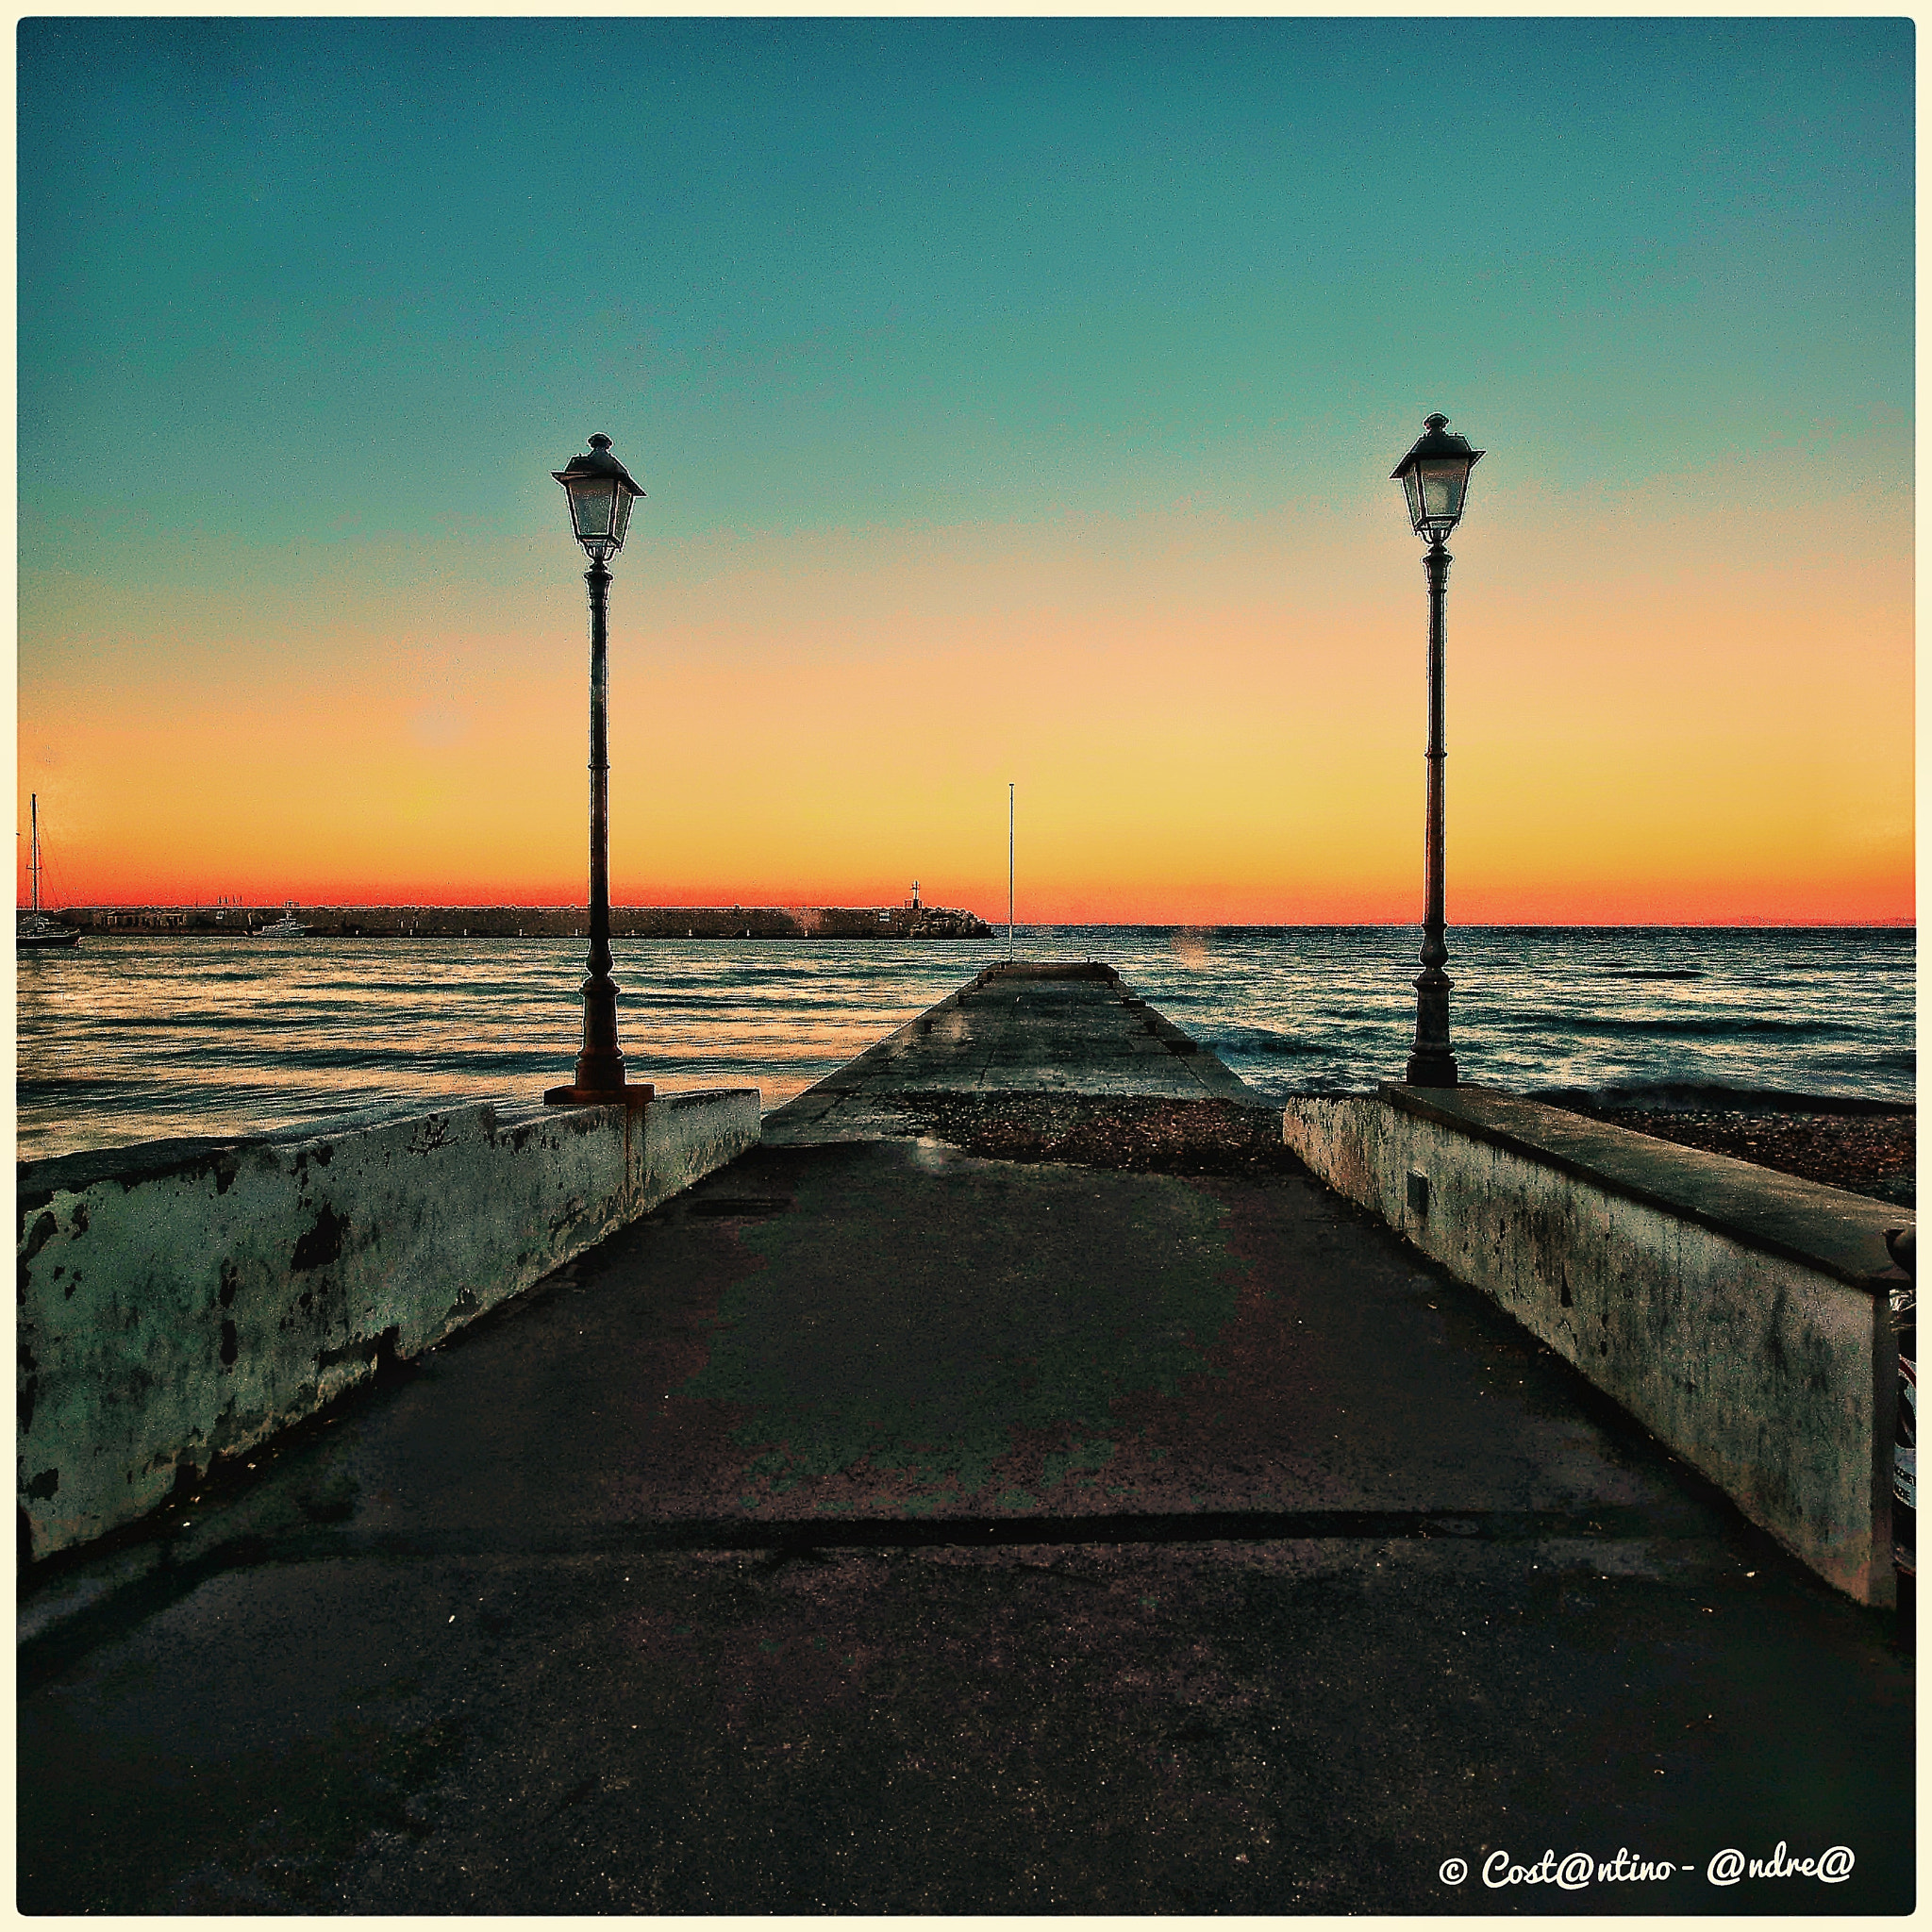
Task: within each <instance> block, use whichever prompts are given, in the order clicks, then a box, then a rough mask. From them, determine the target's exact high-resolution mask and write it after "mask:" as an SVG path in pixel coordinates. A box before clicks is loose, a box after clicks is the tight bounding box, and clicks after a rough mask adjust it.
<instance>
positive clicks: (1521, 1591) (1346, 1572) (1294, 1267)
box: [17, 1056, 1915, 1915]
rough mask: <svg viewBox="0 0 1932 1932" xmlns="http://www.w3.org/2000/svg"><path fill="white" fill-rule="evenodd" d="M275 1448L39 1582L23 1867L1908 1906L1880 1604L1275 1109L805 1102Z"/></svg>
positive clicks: (1040, 1904)
mask: <svg viewBox="0 0 1932 1932" xmlns="http://www.w3.org/2000/svg"><path fill="white" fill-rule="evenodd" d="M1175 1057H1176V1058H1178V1056H1175ZM255 1459H256V1463H257V1467H256V1468H255V1469H254V1470H253V1471H247V1470H237V1471H235V1472H233V1473H232V1475H231V1476H228V1477H224V1478H221V1479H219V1480H216V1481H211V1482H210V1484H209V1485H208V1488H207V1489H206V1491H203V1492H200V1493H199V1494H190V1495H187V1496H184V1497H183V1498H181V1499H180V1502H179V1504H178V1505H177V1506H175V1507H172V1508H171V1510H170V1511H168V1512H166V1513H165V1515H164V1518H163V1519H162V1521H160V1522H159V1523H158V1524H153V1525H151V1526H150V1529H151V1532H152V1536H151V1540H150V1541H148V1542H147V1543H145V1544H143V1545H141V1546H139V1547H138V1548H136V1547H130V1548H129V1549H126V1550H124V1551H122V1552H121V1553H120V1554H119V1555H118V1556H113V1555H103V1556H101V1557H98V1558H96V1559H95V1560H94V1561H93V1562H92V1566H90V1565H88V1564H82V1565H79V1566H77V1567H75V1568H74V1569H72V1570H70V1571H68V1572H67V1573H65V1574H62V1575H59V1576H56V1577H54V1578H52V1579H51V1580H49V1581H46V1582H44V1583H41V1584H40V1585H39V1586H38V1587H37V1588H36V1589H35V1591H33V1593H32V1594H30V1596H29V1598H28V1600H27V1603H26V1605H25V1619H24V1624H23V1627H24V1629H25V1631H26V1633H27V1635H26V1641H25V1643H24V1645H23V1648H22V1650H21V1652H20V1667H21V1676H20V1706H19V1711H20V1715H19V1734H18V1761H19V1772H20V1779H19V1792H20V1796H19V1839H18V1853H17V1857H18V1903H19V1905H20V1907H21V1908H22V1909H23V1910H25V1911H28V1912H79V1911H125V1912H133V1911H144V1912H153V1911H163V1912H258V1913H281V1912H317V1911H353V1912H397V1913H400V1912H447V1913H463V1914H475V1913H483V1912H501V1913H534V1912H546V1913H591V1912H612V1911H623V1912H670V1911H675V1912H703V1913H725V1912H730V1913H737V1912H764V1911H785V1912H818V1911H843V1912H858V1911H865V1912H894V1913H897V1912H911V1911H926V1912H968V1911H970V1912H1000V1913H1047V1912H1056V1913H1058V1912H1067V1911H1079V1912H1089V1913H1124V1912H1152V1911H1159V1912H1185V1911H1202V1912H1206V1911H1215V1912H1223V1911H1237V1912H1397V1911H1400V1912H1418V1913H1427V1914H1436V1913H1456V1912H1468V1911H1477V1912H1483V1913H1493V1912H1497V1911H1509V1910H1516V1911H1532V1912H1539V1913H1552V1912H1565V1911H1574V1912H1587V1913H1604V1912H1624V1911H1634V1912H1645V1913H1656V1912H1660V1911H1669V1912H1674V1913H1699V1912H1743V1913H1753V1914H1769V1913H1775V1914H1779V1915H1786V1914H1790V1913H1803V1912H1817V1913H1827V1912H1828V1913H1833V1914H1849V1913H1864V1912H1900V1911H1907V1910H1909V1909H1911V1907H1912V1905H1913V1902H1914V1883H1915V1881H1914V1866H1913V1857H1912V1820H1913V1797H1914V1790H1913V1768H1912V1740H1913V1730H1912V1693H1913V1682H1914V1669H1913V1662H1912V1658H1911V1657H1910V1656H1909V1654H1908V1653H1907V1651H1906V1650H1904V1649H1903V1648H1902V1647H1901V1645H1900V1644H1899V1642H1898V1641H1897V1634H1896V1630H1895V1627H1894V1625H1893V1624H1892V1622H1891V1620H1890V1619H1889V1618H1887V1617H1885V1616H1883V1615H1880V1614H1878V1613H1875V1612H1872V1611H1868V1610H1864V1609H1861V1608H1859V1607H1857V1606H1855V1605H1853V1604H1851V1603H1850V1602H1849V1601H1847V1600H1845V1599H1842V1598H1840V1597H1838V1596H1836V1595H1835V1594H1834V1593H1833V1592H1831V1591H1828V1590H1827V1589H1826V1588H1825V1587H1824V1585H1822V1584H1820V1583H1818V1582H1817V1581H1816V1580H1815V1579H1813V1578H1812V1577H1810V1575H1809V1574H1807V1572H1805V1571H1804V1570H1803V1569H1802V1568H1801V1567H1800V1566H1799V1565H1797V1564H1796V1563H1795V1562H1793V1561H1792V1560H1790V1559H1789V1558H1787V1557H1784V1556H1783V1555H1782V1554H1781V1553H1780V1552H1779V1551H1777V1550H1776V1549H1775V1548H1774V1547H1773V1546H1772V1545H1771V1544H1770V1543H1769V1541H1768V1540H1767V1539H1765V1538H1764V1537H1763V1536H1761V1535H1760V1534H1759V1533H1758V1532H1757V1531H1755V1530H1753V1529H1751V1528H1750V1527H1749V1526H1748V1525H1746V1524H1744V1523H1743V1522H1742V1521H1741V1519H1740V1518H1739V1517H1738V1516H1737V1514H1736V1512H1735V1511H1733V1510H1732V1509H1731V1508H1730V1507H1729V1506H1728V1505H1727V1504H1726V1503H1725V1502H1724V1500H1723V1499H1722V1498H1721V1497H1719V1496H1716V1495H1715V1494H1713V1493H1712V1492H1711V1491H1709V1490H1708V1489H1707V1487H1706V1486H1704V1485H1703V1484H1701V1483H1700V1482H1699V1481H1698V1480H1697V1479H1695V1478H1694V1477H1693V1476H1691V1474H1689V1473H1688V1472H1686V1471H1685V1470H1684V1469H1683V1468H1682V1467H1681V1466H1680V1465H1678V1464H1676V1463H1674V1461H1673V1460H1672V1459H1671V1458H1670V1457H1667V1456H1666V1455H1665V1454H1664V1453H1663V1452H1662V1451H1661V1450H1659V1449H1658V1448H1657V1446H1656V1445H1655V1444H1654V1443H1653V1442H1651V1441H1649V1440H1648V1439H1647V1438H1645V1437H1644V1436H1643V1435H1642V1434H1641V1431H1639V1430H1638V1429H1637V1428H1636V1427H1635V1426H1634V1425H1633V1424H1630V1423H1629V1422H1628V1421H1627V1420H1626V1419H1624V1418H1623V1417H1622V1416H1621V1415H1620V1414H1619V1413H1618V1412H1617V1411H1616V1410H1614V1409H1613V1408H1611V1407H1609V1406H1608V1405H1607V1404H1606V1403H1604V1402H1603V1401H1602V1400H1601V1398H1599V1397H1597V1396H1596V1395H1594V1393H1593V1392H1592V1391H1591V1390H1590V1389H1589V1388H1588V1386H1587V1385H1586V1384H1584V1383H1583V1382H1582V1381H1581V1380H1580V1379H1579V1378H1578V1377H1577V1376H1576V1375H1575V1374H1574V1372H1572V1371H1571V1370H1570V1369H1569V1368H1568V1366H1567V1365H1566V1364H1564V1363H1563V1362H1561V1361H1560V1360H1558V1359H1557V1357H1554V1356H1552V1355H1551V1354H1549V1353H1548V1352H1547V1351H1545V1350H1543V1349H1542V1348H1541V1346H1540V1345H1539V1344H1538V1343H1536V1342H1535V1341H1534V1340H1533V1339H1532V1338H1530V1337H1529V1336H1527V1335H1526V1334H1525V1333H1524V1331H1523V1330H1521V1329H1520V1328H1518V1327H1516V1326H1515V1325H1514V1324H1512V1323H1510V1322H1509V1321H1508V1320H1507V1318H1506V1317H1504V1316H1503V1315H1501V1314H1500V1312H1498V1311H1497V1310H1496V1309H1495V1308H1494V1307H1493V1306H1492V1305H1491V1304H1490V1303H1488V1302H1487V1301H1486V1300H1485V1299H1484V1298H1483V1297H1482V1296H1480V1295H1479V1294H1476V1293H1475V1292H1474V1291H1468V1290H1464V1289H1461V1288H1459V1287H1457V1285H1456V1284H1455V1283H1453V1282H1451V1281H1450V1280H1448V1279H1447V1278H1446V1277H1445V1276H1444V1275H1442V1274H1441V1272H1440V1271H1438V1270H1436V1269H1435V1268H1433V1267H1432V1266H1431V1265H1429V1264H1427V1263H1425V1262H1424V1261H1423V1260H1422V1259H1421V1258H1420V1257H1418V1256H1417V1255H1416V1254H1415V1253H1414V1251H1413V1250H1411V1249H1408V1248H1407V1247H1405V1246H1404V1245H1403V1244H1402V1243H1401V1242H1400V1241H1398V1240H1397V1239H1396V1238H1395V1237H1394V1236H1392V1235H1391V1233H1390V1232H1389V1230H1387V1229H1386V1228H1384V1227H1382V1226H1380V1225H1379V1224H1373V1223H1371V1222H1369V1221H1368V1220H1366V1219H1365V1218H1364V1217H1362V1216H1361V1215H1360V1214H1358V1213H1357V1211H1356V1210H1355V1209H1354V1208H1351V1207H1349V1206H1348V1205H1347V1204H1345V1203H1343V1202H1341V1200H1339V1199H1338V1198H1337V1197H1336V1196H1334V1195H1332V1194H1330V1193H1329V1192H1328V1191H1326V1190H1324V1189H1323V1188H1322V1187H1320V1186H1319V1185H1318V1184H1316V1183H1315V1182H1313V1181H1312V1180H1311V1179H1309V1178H1307V1176H1306V1175H1303V1174H1299V1173H1297V1172H1295V1171H1293V1166H1292V1162H1291V1161H1290V1160H1289V1159H1288V1158H1287V1157H1285V1156H1281V1157H1279V1158H1276V1159H1275V1160H1274V1162H1273V1163H1272V1164H1271V1165H1264V1166H1259V1167H1255V1166H1250V1167H1249V1168H1248V1169H1244V1170H1242V1171H1240V1172H1230V1173H1226V1174H1174V1173H1158V1172H1145V1171H1140V1172H1125V1171H1118V1170H1114V1169H1109V1168H1106V1167H1097V1166H1088V1165H1079V1164H1074V1163H1068V1162H1063V1161H1054V1160H1045V1161H1041V1160H1037V1159H1036V1160H1009V1159H996V1158H979V1157H976V1156H974V1155H971V1154H968V1153H966V1152H963V1151H961V1149H960V1148H958V1147H957V1146H952V1145H948V1144H947V1143H946V1142H944V1141H940V1140H938V1139H936V1138H932V1137H931V1136H929V1135H928V1136H926V1137H924V1138H898V1139H879V1140H836V1139H835V1140H834V1141H831V1142H830V1143H829V1144H790V1145H786V1144H778V1145H772V1146H767V1147H764V1148H761V1149H759V1150H758V1151H756V1152H754V1153H753V1154H751V1155H749V1156H747V1157H745V1158H742V1159H741V1160H740V1161H738V1162H736V1163H734V1164H733V1165H732V1166H731V1167H730V1168H728V1169H725V1170H724V1171H722V1172H720V1173H719V1174H714V1175H712V1176H711V1177H710V1178H709V1179H708V1180H707V1181H706V1182H704V1183H702V1184H701V1185H700V1186H699V1187H698V1188H697V1189H695V1190H693V1191H691V1192H690V1193H688V1194H686V1195H684V1196H681V1197H679V1198H677V1199H675V1200H674V1201H672V1202H669V1203H667V1204H665V1206H664V1207H663V1208H660V1209H658V1211H657V1212H656V1213H654V1214H652V1215H651V1216H649V1217H647V1218H646V1219H645V1220H644V1221H642V1222H641V1223H639V1224H636V1225H634V1226H633V1227H631V1228H630V1229H628V1230H626V1231H625V1233H623V1234H621V1235H619V1236H617V1237H615V1238H614V1239H612V1240H611V1241H608V1242H606V1243H605V1244H604V1245H603V1246H602V1247H600V1248H598V1249H596V1250H594V1251H592V1252H591V1254H589V1255H587V1256H585V1257H581V1258H580V1259H579V1260H578V1261H577V1262H576V1263H575V1264H573V1265H572V1266H571V1267H569V1268H566V1269H563V1270H561V1271H559V1273H558V1274H556V1275H554V1276H552V1277H551V1278H550V1279H549V1280H548V1281H546V1282H545V1283H543V1284H542V1285H541V1286H540V1287H539V1288H538V1289H537V1290H536V1291H533V1292H532V1293H530V1294H529V1295H527V1296H525V1297H523V1298H522V1299H521V1300H520V1301H518V1302H516V1303H513V1304H511V1305H509V1306H508V1307H505V1308H504V1309H501V1310H499V1311H498V1312H497V1313H496V1314H494V1315H492V1316H491V1317H490V1318H488V1319H486V1320H484V1321H482V1322H480V1323H478V1324H476V1325H475V1327H474V1328H472V1329H470V1330H468V1331H466V1332H465V1333H464V1334H463V1335H461V1336H460V1337H458V1338H457V1339H456V1340H454V1341H452V1342H450V1343H447V1344H445V1345H444V1346H443V1347H441V1348H440V1349H438V1350H436V1351H434V1352H432V1354H430V1355H429V1356H427V1357H424V1358H423V1359H422V1360H421V1361H419V1362H418V1363H416V1364H413V1365H410V1366H409V1367H408V1368H407V1369H406V1370H404V1371H403V1372H402V1373H401V1374H400V1375H399V1376H398V1377H397V1378H396V1379H394V1380H392V1381H391V1383H390V1384H389V1385H388V1386H385V1387H383V1388H380V1389H376V1390H374V1391H365V1392H363V1393H360V1394H358V1395H357V1396H355V1397H352V1398H350V1399H348V1400H346V1401H345V1402H343V1403H342V1404H341V1405H339V1406H338V1407H337V1408H336V1409H335V1410H333V1411H331V1412H330V1413H328V1414H327V1415H325V1417H323V1418H320V1419H318V1421H317V1422H316V1423H315V1424H312V1425H308V1426H307V1427H305V1428H304V1429H303V1430H302V1431H299V1432H297V1433H296V1434H295V1435H294V1436H292V1437H291V1438H289V1439H285V1441H283V1442H281V1443H280V1444H277V1445H275V1448H274V1449H272V1450H268V1451H264V1452H260V1453H258V1456H257V1457H256V1458H255ZM143 1551H144V1552H145V1555H144V1556H143V1555H142V1552H143ZM157 1551H159V1552H162V1553H164V1554H165V1558H166V1560H165V1562H164V1563H163V1564H162V1565H161V1566H160V1567H158V1568H156V1567H152V1565H153V1559H154V1557H155V1553H156V1552H157ZM117 1564H118V1566H119V1567H118V1568H117V1567H116V1565H117ZM1780 1844H1782V1845H1783V1846H1784V1847H1785V1854H1784V1858H1783V1860H1782V1861H1780V1860H1778V1858H1777V1848H1778V1847H1779V1846H1780ZM1833 1848H1843V1851H1844V1852H1845V1853H1848V1854H1849V1856H1850V1861H1851V1863H1850V1870H1849V1873H1848V1874H1847V1875H1845V1876H1843V1877H1842V1878H1841V1879H1838V1880H1826V1879H1823V1878H1821V1877H1819V1876H1817V1875H1815V1874H1803V1873H1793V1874H1790V1875H1776V1876H1774V1875H1770V1866H1775V1867H1776V1868H1777V1869H1779V1870H1782V1869H1783V1865H1784V1864H1788V1863H1789V1862H1790V1861H1792V1860H1806V1859H1815V1858H1817V1857H1819V1856H1820V1855H1821V1854H1824V1853H1826V1852H1827V1851H1830V1850H1833ZM1733 1850H1735V1851H1737V1852H1738V1853H1739V1854H1740V1856H1741V1857H1742V1858H1743V1859H1744V1860H1747V1861H1748V1860H1752V1859H1756V1860H1758V1861H1760V1862H1761V1863H1764V1862H1765V1861H1769V1866H1768V1867H1767V1869H1766V1870H1764V1871H1760V1873H1759V1874H1757V1875H1751V1874H1749V1872H1748V1868H1747V1871H1746V1873H1745V1875H1743V1876H1741V1877H1740V1879H1739V1881H1738V1882H1737V1883H1735V1884H1719V1883H1714V1882H1712V1879H1711V1877H1710V1875H1709V1874H1710V1867H1711V1861H1712V1860H1713V1858H1718V1857H1720V1855H1722V1854H1724V1853H1726V1852H1728V1851H1733ZM1546 1852H1550V1853H1554V1855H1555V1859H1556V1860H1557V1861H1560V1860H1562V1859H1564V1858H1565V1857H1570V1856H1571V1855H1573V1854H1582V1855H1586V1856H1587V1860H1588V1864H1589V1876H1588V1881H1587V1882H1586V1883H1583V1884H1581V1885H1576V1884H1574V1880H1575V1879H1576V1877H1577V1873H1578V1867H1577V1866H1576V1865H1575V1864H1574V1863H1573V1864H1572V1865H1571V1866H1570V1868H1569V1869H1568V1874H1567V1875H1568V1877H1569V1878H1570V1879H1571V1881H1572V1886H1571V1887H1569V1888H1566V1887H1565V1886H1564V1885H1561V1884H1558V1883H1557V1882H1554V1880H1552V1881H1550V1882H1529V1881H1527V1880H1526V1879H1520V1880H1519V1882H1517V1883H1515V1884H1513V1885H1512V1884H1508V1883H1501V1884H1496V1885H1486V1884H1485V1882H1484V1877H1483V1874H1484V1871H1485V1869H1486V1861H1488V1860H1491V1859H1495V1858H1498V1857H1500V1858H1501V1859H1502V1861H1503V1862H1502V1865H1501V1866H1500V1867H1491V1868H1489V1869H1491V1876H1492V1877H1499V1878H1504V1879H1507V1873H1508V1868H1509V1867H1510V1866H1512V1865H1513V1866H1515V1867H1517V1868H1518V1869H1519V1871H1526V1870H1528V1869H1530V1868H1538V1867H1540V1865H1541V1861H1542V1860H1543V1857H1544V1854H1545V1853H1546ZM1620 1854H1623V1855H1625V1856H1624V1857H1623V1858H1622V1860H1621V1862H1620ZM1456 1860H1460V1861H1461V1862H1462V1865H1463V1867H1464V1868H1466V1869H1464V1870H1463V1871H1462V1872H1461V1873H1460V1874H1459V1875H1458V1873H1457V1866H1456V1864H1455V1863H1453V1862H1450V1861H1456ZM1841 1861H1842V1858H1841V1855H1840V1854H1839V1853H1837V1852H1834V1863H1835V1864H1836V1863H1838V1862H1841ZM1541 1869H1544V1870H1549V1871H1552V1872H1554V1871H1555V1869H1556V1866H1555V1864H1554V1862H1553V1863H1552V1864H1550V1865H1548V1866H1542V1867H1541ZM1719 1869H1720V1874H1722V1870H1723V1867H1722V1865H1720V1868H1719ZM1639 1871H1642V1872H1644V1873H1646V1874H1648V1875H1644V1876H1638V1875H1634V1874H1636V1873H1638V1872H1639ZM1445 1874H1446V1875H1445Z"/></svg>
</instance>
